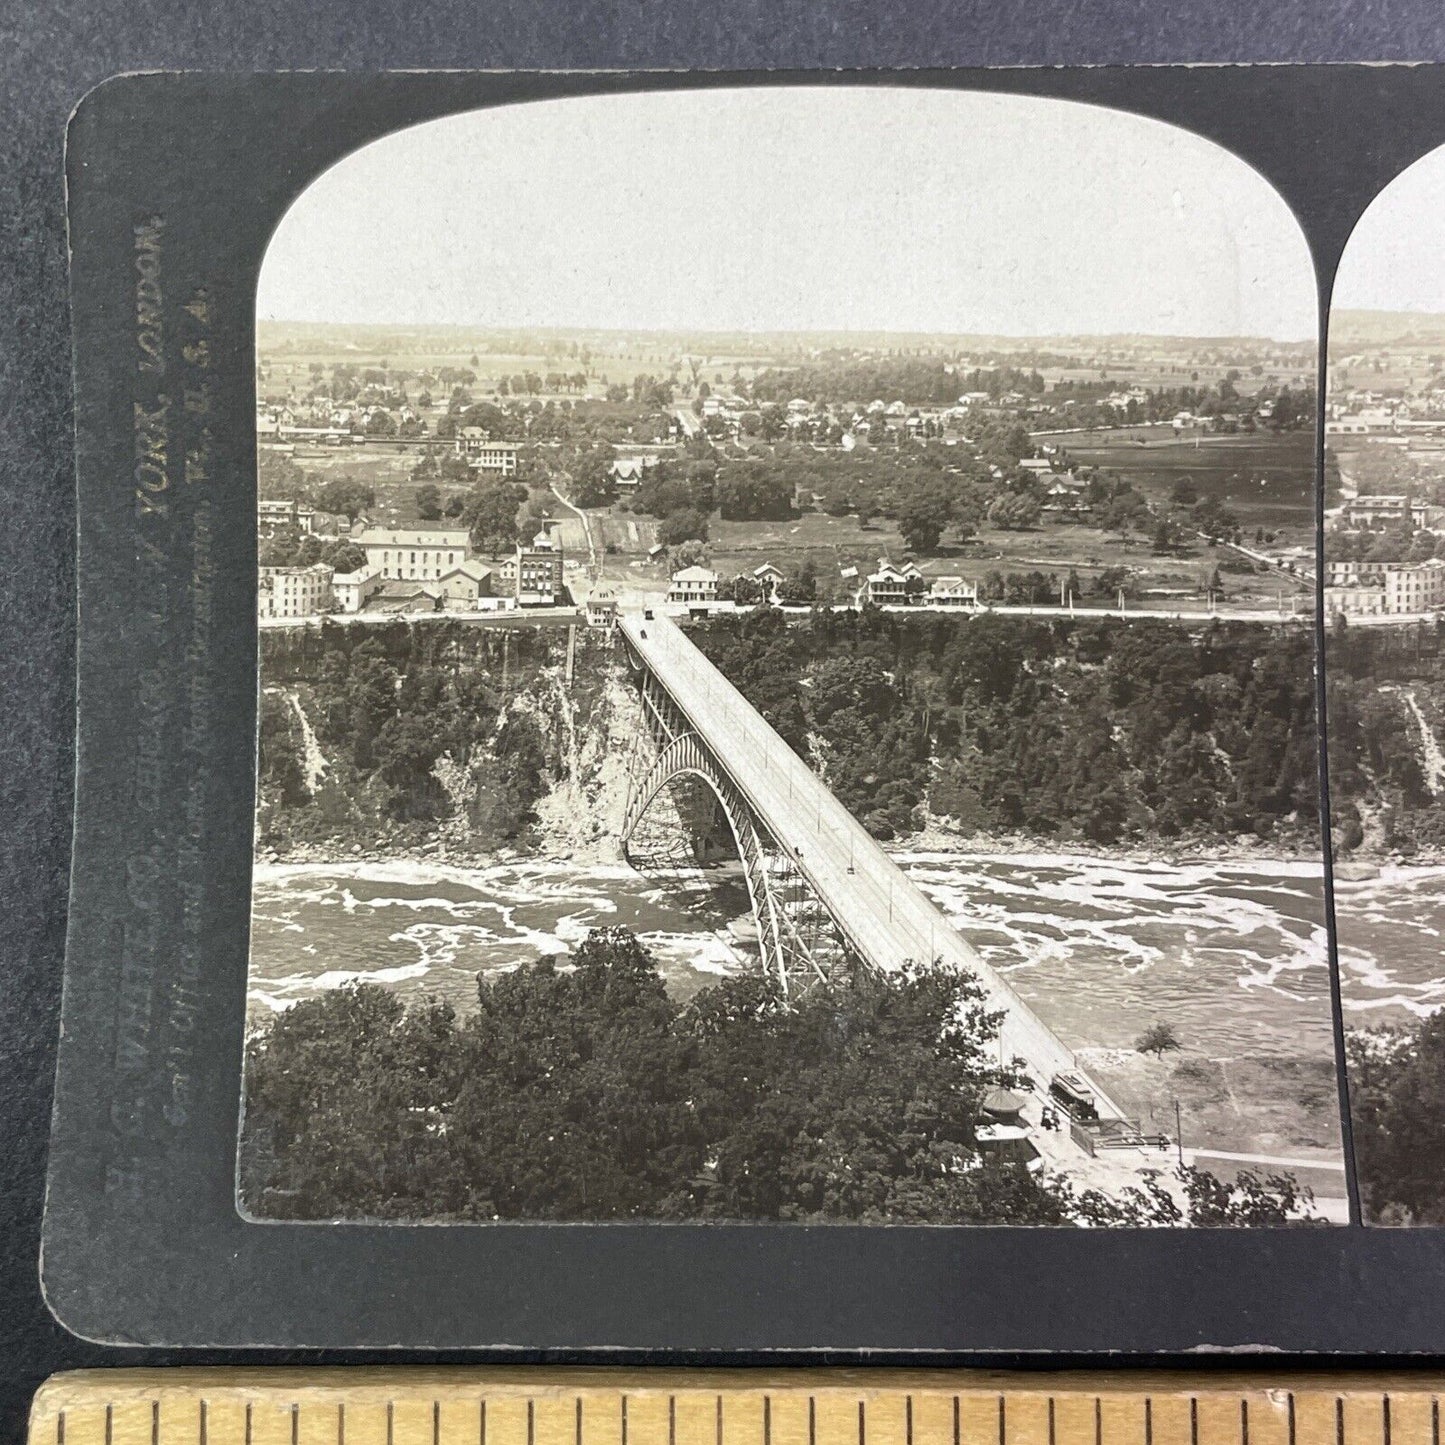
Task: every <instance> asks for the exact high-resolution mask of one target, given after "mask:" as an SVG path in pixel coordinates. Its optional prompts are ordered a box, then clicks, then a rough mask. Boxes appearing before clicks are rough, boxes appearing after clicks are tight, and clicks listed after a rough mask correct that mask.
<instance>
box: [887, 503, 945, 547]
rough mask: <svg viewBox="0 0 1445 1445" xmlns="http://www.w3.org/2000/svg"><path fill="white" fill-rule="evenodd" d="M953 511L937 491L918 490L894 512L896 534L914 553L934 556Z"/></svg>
mask: <svg viewBox="0 0 1445 1445" xmlns="http://www.w3.org/2000/svg"><path fill="white" fill-rule="evenodd" d="M952 515H953V511H952V508H951V507H950V505H949V501H948V498H947V497H946V496H945V495H944V494H943V493H942V492H941V491H939V490H935V489H924V488H920V489H919V490H917V491H916V492H914V494H913V495H912V496H911V497H909V498H908V500H907V501H905V502H904V503H903V505H902V506H901V507H900V508H899V509H898V530H899V531H900V532H901V533H902V534H903V541H904V545H905V546H907V547H908V548H909V549H910V550H911V551H914V552H923V553H927V552H936V551H937V550H938V544H939V542H941V541H942V540H943V531H944V528H945V527H947V526H948V523H949V519H950V518H951V517H952Z"/></svg>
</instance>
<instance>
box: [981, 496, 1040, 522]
mask: <svg viewBox="0 0 1445 1445" xmlns="http://www.w3.org/2000/svg"><path fill="white" fill-rule="evenodd" d="M1041 515H1042V512H1041V509H1040V507H1039V503H1038V500H1037V499H1036V498H1034V497H1031V496H1029V495H1028V494H1027V493H1026V492H1004V493H1002V494H1000V495H999V496H997V497H995V498H994V499H993V501H992V502H990V503H989V506H988V520H989V521H990V522H992V523H993V525H994V526H995V527H1000V528H1002V529H1003V530H1005V531H1023V530H1025V529H1026V528H1029V527H1036V526H1037V525H1038V522H1039V517H1040V516H1041Z"/></svg>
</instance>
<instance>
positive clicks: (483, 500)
mask: <svg viewBox="0 0 1445 1445" xmlns="http://www.w3.org/2000/svg"><path fill="white" fill-rule="evenodd" d="M526 500H527V489H526V487H523V486H521V485H519V484H518V483H516V482H507V481H502V480H501V479H489V480H486V481H481V482H478V483H477V484H476V485H475V486H474V487H473V488H472V490H471V493H470V495H469V496H468V497H467V500H466V503H465V505H464V506H463V508H462V512H461V520H462V521H463V522H465V523H466V526H467V531H468V533H469V534H470V538H471V544H472V548H473V549H474V550H475V551H477V552H484V553H485V554H486V555H487V556H489V557H495V556H496V555H497V554H498V553H499V552H503V551H506V550H508V549H510V548H511V547H513V546H515V545H516V541H517V512H518V510H519V509H520V507H521V505H522V503H523V502H525V501H526Z"/></svg>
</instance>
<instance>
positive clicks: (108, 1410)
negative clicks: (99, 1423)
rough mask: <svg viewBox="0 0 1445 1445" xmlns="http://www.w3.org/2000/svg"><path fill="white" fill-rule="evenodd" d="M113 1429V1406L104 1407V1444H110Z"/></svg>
mask: <svg viewBox="0 0 1445 1445" xmlns="http://www.w3.org/2000/svg"><path fill="white" fill-rule="evenodd" d="M114 1430H115V1406H114V1405H107V1406H106V1407H105V1445H110V1442H111V1437H112V1434H113V1433H114Z"/></svg>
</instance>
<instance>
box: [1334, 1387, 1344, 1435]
mask: <svg viewBox="0 0 1445 1445" xmlns="http://www.w3.org/2000/svg"><path fill="white" fill-rule="evenodd" d="M1335 1445H1345V1397H1344V1396H1343V1395H1336V1396H1335Z"/></svg>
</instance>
